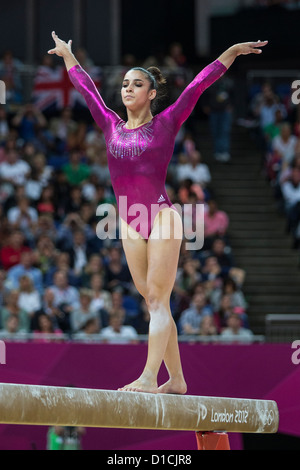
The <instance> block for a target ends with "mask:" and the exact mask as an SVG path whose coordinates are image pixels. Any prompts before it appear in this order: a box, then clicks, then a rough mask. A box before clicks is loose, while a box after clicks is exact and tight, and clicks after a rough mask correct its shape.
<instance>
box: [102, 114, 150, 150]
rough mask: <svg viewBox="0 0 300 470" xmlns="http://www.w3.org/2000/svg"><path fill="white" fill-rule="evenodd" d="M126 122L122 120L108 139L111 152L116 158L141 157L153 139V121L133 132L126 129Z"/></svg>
mask: <svg viewBox="0 0 300 470" xmlns="http://www.w3.org/2000/svg"><path fill="white" fill-rule="evenodd" d="M124 125H125V123H124V122H120V123H119V124H118V125H117V127H116V130H115V132H114V133H113V134H112V136H111V138H110V139H109V141H108V148H109V151H110V153H111V154H112V155H113V156H114V157H115V158H124V157H129V158H132V157H139V156H140V155H141V154H142V153H143V152H145V150H146V149H147V148H148V145H149V143H150V142H152V139H153V128H152V121H151V122H149V123H148V124H146V125H145V126H143V127H140V128H138V129H135V131H134V132H132V133H127V132H125V131H124Z"/></svg>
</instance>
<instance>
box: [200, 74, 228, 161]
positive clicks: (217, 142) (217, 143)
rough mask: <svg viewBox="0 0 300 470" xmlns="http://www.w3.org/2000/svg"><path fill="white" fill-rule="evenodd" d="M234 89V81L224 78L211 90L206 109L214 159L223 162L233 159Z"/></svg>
mask: <svg viewBox="0 0 300 470" xmlns="http://www.w3.org/2000/svg"><path fill="white" fill-rule="evenodd" d="M232 89H233V82H232V80H230V79H229V78H228V77H227V76H226V77H222V78H221V80H218V81H217V82H216V83H214V84H213V85H212V86H211V87H210V88H209V90H208V94H207V98H209V100H208V103H207V105H206V106H205V107H204V111H205V112H206V113H207V114H208V115H209V123H210V129H211V135H212V139H213V147H214V148H213V152H214V157H215V159H216V160H218V161H221V162H228V161H229V160H230V158H231V155H230V153H231V127H232V96H231V95H232Z"/></svg>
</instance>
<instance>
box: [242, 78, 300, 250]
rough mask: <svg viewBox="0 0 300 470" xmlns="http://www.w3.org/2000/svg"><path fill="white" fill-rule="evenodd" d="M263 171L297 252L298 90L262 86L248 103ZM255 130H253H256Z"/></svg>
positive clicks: (299, 202) (299, 178) (299, 212)
mask: <svg viewBox="0 0 300 470" xmlns="http://www.w3.org/2000/svg"><path fill="white" fill-rule="evenodd" d="M250 111H251V115H252V117H253V119H254V121H253V123H255V125H254V129H255V133H256V137H258V142H259V145H260V148H261V149H262V155H263V158H262V160H263V171H264V173H265V176H266V178H267V180H268V181H269V183H270V185H271V187H272V189H273V193H274V198H275V201H276V203H277V205H278V210H279V211H280V212H281V213H282V214H284V216H285V218H286V232H287V233H288V234H290V236H291V238H292V248H294V249H299V248H300V105H299V99H298V92H297V89H296V88H295V89H293V88H292V83H290V84H289V86H284V84H278V85H277V86H276V85H275V86H274V85H273V84H272V83H270V82H265V83H263V84H262V86H261V87H260V90H259V91H258V92H257V93H256V94H255V96H254V97H253V98H252V99H251V103H250ZM255 126H256V127H255Z"/></svg>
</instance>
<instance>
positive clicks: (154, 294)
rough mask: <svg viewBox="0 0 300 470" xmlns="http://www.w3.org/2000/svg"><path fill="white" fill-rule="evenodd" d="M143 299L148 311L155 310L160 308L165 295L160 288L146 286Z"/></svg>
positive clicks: (164, 300) (164, 301) (163, 303)
mask: <svg viewBox="0 0 300 470" xmlns="http://www.w3.org/2000/svg"><path fill="white" fill-rule="evenodd" d="M145 301H146V304H147V307H148V309H149V311H150V312H155V311H158V310H160V309H161V307H162V306H164V305H165V303H166V296H165V294H164V293H163V290H162V289H161V288H155V287H151V288H147V293H146V296H145Z"/></svg>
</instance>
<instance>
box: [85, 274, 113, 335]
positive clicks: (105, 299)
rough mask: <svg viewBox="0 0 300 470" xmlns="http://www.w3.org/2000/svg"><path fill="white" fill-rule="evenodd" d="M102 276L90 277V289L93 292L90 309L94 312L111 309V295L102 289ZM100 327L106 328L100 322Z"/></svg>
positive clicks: (103, 323)
mask: <svg viewBox="0 0 300 470" xmlns="http://www.w3.org/2000/svg"><path fill="white" fill-rule="evenodd" d="M103 286H104V282H103V274H100V273H94V274H92V276H91V282H90V288H91V290H92V292H93V298H92V302H91V309H92V310H95V311H98V312H99V311H100V312H101V311H103V310H105V311H106V312H108V311H110V310H111V309H112V294H111V293H110V292H109V291H107V290H105V289H103ZM102 325H103V326H104V325H105V326H106V324H105V322H103V321H102Z"/></svg>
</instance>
